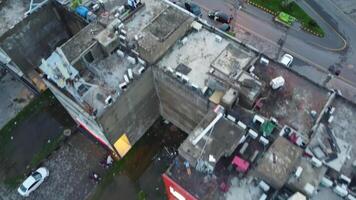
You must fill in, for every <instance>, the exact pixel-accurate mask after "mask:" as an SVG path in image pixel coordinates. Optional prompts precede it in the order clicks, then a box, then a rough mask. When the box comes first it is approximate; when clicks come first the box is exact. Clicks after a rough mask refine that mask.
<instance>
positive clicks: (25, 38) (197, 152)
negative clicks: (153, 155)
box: [0, 0, 354, 199]
mask: <svg viewBox="0 0 356 200" xmlns="http://www.w3.org/2000/svg"><path fill="white" fill-rule="evenodd" d="M103 2H104V5H99V8H97V7H98V6H95V9H94V5H92V4H91V3H92V2H91V1H84V3H83V6H84V7H85V8H84V11H85V12H82V11H83V10H82V11H73V10H70V9H69V7H70V5H69V2H68V1H65V0H64V1H63V0H62V1H48V3H47V4H45V5H43V7H41V8H40V9H38V10H37V11H36V12H34V13H33V14H31V15H29V16H28V17H27V18H25V19H24V21H23V22H21V23H19V24H18V25H16V26H15V27H14V28H13V29H11V30H10V31H9V32H7V33H6V34H5V35H4V36H2V37H1V38H0V47H1V51H0V52H1V57H0V58H1V62H2V64H3V65H5V66H6V67H7V68H9V69H11V70H13V71H17V72H18V75H19V76H24V77H25V78H26V79H29V80H31V78H29V74H31V73H33V72H34V71H36V72H39V73H40V75H41V76H42V77H43V81H44V83H45V84H46V86H47V87H48V88H49V89H50V90H51V91H52V92H53V93H54V95H55V96H56V97H57V99H58V100H59V101H60V102H61V103H62V104H63V106H64V107H65V108H66V109H67V111H68V113H69V114H70V115H71V116H72V118H73V119H74V120H75V121H76V122H77V123H78V125H79V126H81V127H82V128H83V129H85V130H86V131H87V132H88V133H89V134H91V135H92V136H93V137H94V138H95V139H97V140H98V141H100V142H101V143H102V144H103V146H104V147H105V148H107V150H109V152H112V153H113V154H114V155H115V156H116V158H118V159H119V158H122V157H124V156H125V154H126V153H127V152H128V151H129V150H130V148H131V147H132V146H133V145H134V144H135V143H136V142H137V141H138V140H139V139H140V138H141V137H142V135H143V134H144V133H145V132H146V131H147V130H148V129H149V128H150V127H151V125H152V124H153V123H154V122H155V121H156V120H157V119H158V118H159V117H160V116H162V117H163V118H164V119H166V120H167V121H169V122H171V123H173V124H174V125H175V126H176V127H178V128H179V129H181V130H183V131H184V132H186V133H188V135H189V136H188V138H187V139H186V140H185V141H184V142H183V143H182V144H181V146H180V147H179V149H178V152H179V155H178V157H177V158H176V160H175V162H174V163H173V164H172V165H171V167H170V168H169V169H168V170H167V172H166V173H165V174H164V175H163V179H164V183H165V186H166V189H167V195H168V197H169V198H170V199H221V197H226V199H231V198H232V199H234V197H235V196H234V194H242V195H241V197H243V198H244V199H246V198H247V197H248V198H252V197H253V198H254V199H256V198H271V197H272V196H276V195H278V192H279V191H283V189H285V188H287V189H288V190H293V193H294V192H297V191H299V192H302V193H304V194H305V195H307V196H312V195H314V193H313V192H310V191H311V189H310V188H313V189H315V188H317V187H318V185H319V183H320V182H321V180H322V177H324V175H325V176H327V175H329V174H330V170H329V168H330V169H333V170H335V171H337V172H339V171H344V172H346V171H347V172H350V163H348V162H347V159H346V158H347V153H349V152H351V153H352V158H354V151H351V150H350V148H348V146H347V145H343V144H344V143H341V142H340V143H339V142H338V141H341V139H343V138H346V139H348V138H350V140H351V139H352V137H351V136H350V135H352V134H350V130H348V131H344V130H345V129H346V127H353V125H354V123H352V120H350V119H347V120H345V119H344V118H345V117H344V116H343V115H342V113H344V112H345V110H353V109H354V105H352V104H349V103H348V102H344V100H343V99H342V97H340V96H338V95H337V94H336V92H335V91H329V90H327V89H325V88H321V87H319V86H317V85H314V84H313V83H311V82H309V81H307V80H305V79H304V78H302V77H300V76H298V75H296V74H294V73H293V72H291V71H290V70H289V69H288V68H285V67H283V66H282V65H280V64H278V63H277V62H274V61H273V60H270V61H269V62H268V64H266V63H263V62H261V60H260V59H261V57H264V59H267V58H266V57H265V56H263V55H262V56H261V55H260V52H257V51H256V50H255V49H251V48H249V47H247V46H245V45H244V44H241V43H240V42H238V41H236V40H235V39H234V38H233V37H231V36H229V35H227V34H226V33H223V32H221V31H219V30H217V29H216V28H214V27H212V26H210V25H208V24H206V23H205V22H204V21H202V20H201V19H198V18H196V17H195V16H193V15H191V14H190V13H188V12H187V11H186V10H184V9H182V8H180V7H177V6H176V5H174V4H172V3H170V2H168V1H162V0H143V1H142V3H141V4H139V5H138V7H137V8H136V9H134V10H126V8H125V6H123V1H120V0H107V1H103ZM52 11H53V12H52ZM42 29H43V31H40V30H42ZM36 32H39V34H37V35H36V34H35V33H36ZM34 35H35V36H34ZM16 42H17V43H18V45H16V44H15V43H16ZM37 49H38V51H37ZM34 50H36V51H34ZM18 52H20V53H18ZM276 77H283V78H284V80H285V83H284V85H283V86H282V87H280V88H278V89H276V90H274V89H272V88H271V86H270V85H269V83H270V81H271V80H273V79H274V78H276ZM30 82H31V81H30ZM335 99H336V100H335ZM333 106H335V107H340V111H339V110H338V109H337V108H336V111H335V114H334V115H333V116H334V118H340V119H343V120H344V121H346V122H347V123H346V122H345V123H337V122H335V121H333V118H331V116H332V110H333V109H332V107H333ZM334 110H335V109H334ZM345 113H346V112H345ZM347 114H348V117H347V118H351V119H353V118H352V117H353V115H352V113H350V112H348V113H347ZM326 123H327V124H328V126H330V127H329V129H330V131H331V132H333V131H335V132H337V133H336V134H330V132H329V133H328V134H329V135H328V137H327V139H325V138H324V139H320V138H323V137H320V138H319V136H320V135H322V136H324V135H325V133H324V132H323V124H326ZM333 135H335V137H336V138H338V139H332V138H333ZM320 140H322V141H324V140H328V141H329V142H330V144H327V145H324V146H322V145H320V143H322V142H320ZM334 140H335V141H336V143H338V144H340V146H341V145H342V148H341V147H340V149H344V150H345V151H341V152H339V151H338V150H337V148H336V145H333V144H335V141H334ZM320 146H321V147H320ZM325 152H327V154H325ZM335 152H338V153H339V154H338V159H337V160H339V161H337V163H331V164H330V163H329V164H328V163H327V162H324V165H325V166H323V167H321V168H317V169H315V168H313V167H315V166H314V165H315V164H314V165H313V158H314V157H318V158H319V157H320V158H323V159H324V160H323V161H325V160H326V159H327V158H329V157H332V156H333V155H334V154H333V153H335ZM323 153H324V154H325V155H324V154H323ZM235 158H238V159H239V160H240V161H244V162H245V163H247V164H246V165H245V166H246V168H244V170H240V171H239V170H236V166H235V165H234V163H233V161H234V160H235ZM341 161H342V162H341ZM334 162H335V161H334ZM320 163H321V162H320ZM344 163H346V164H345V165H344ZM320 165H323V163H321V164H320ZM345 166H348V168H347V169H345ZM319 167H320V166H319ZM328 172H329V173H328ZM336 179H337V178H335V180H336ZM261 181H263V182H264V183H265V184H264V187H263V188H260V186H258V184H256V183H260V182H261ZM266 185H267V186H266ZM243 188H245V189H243ZM266 188H270V189H266ZM227 193H228V194H227ZM287 196H288V197H289V196H292V195H291V194H288V195H287ZM245 197H246V198H245ZM248 198H247V199H248Z"/></svg>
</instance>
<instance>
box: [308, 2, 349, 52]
mask: <svg viewBox="0 0 356 200" xmlns="http://www.w3.org/2000/svg"><path fill="white" fill-rule="evenodd" d="M304 2H305V5H306V6H308V7H309V9H310V10H311V11H312V12H314V13H315V14H317V15H318V16H319V17H320V19H321V20H323V21H324V22H325V24H327V25H328V26H329V27H330V28H331V29H332V30H333V31H334V32H335V33H336V34H337V35H338V37H339V38H340V39H341V40H342V41H343V43H344V45H343V46H342V47H340V48H329V47H324V46H322V45H319V44H317V43H315V42H312V43H314V44H315V45H317V46H319V47H321V48H325V49H327V50H330V51H342V50H344V49H345V48H346V46H347V41H346V40H345V38H344V37H342V35H341V34H340V33H339V32H338V31H337V30H336V29H334V27H332V26H331V25H330V24H329V23H328V22H327V21H326V20H325V19H324V18H323V17H322V16H321V15H320V14H319V13H318V12H316V11H315V10H314V9H313V8H312V7H311V6H310V5H309V4H308V3H307V2H306V1H304Z"/></svg>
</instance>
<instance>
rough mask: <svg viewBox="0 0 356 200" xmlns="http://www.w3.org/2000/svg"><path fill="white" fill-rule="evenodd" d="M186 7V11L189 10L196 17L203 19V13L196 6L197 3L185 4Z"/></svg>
mask: <svg viewBox="0 0 356 200" xmlns="http://www.w3.org/2000/svg"><path fill="white" fill-rule="evenodd" d="M184 7H185V9H187V10H188V11H189V12H191V13H193V14H194V15H196V16H198V17H201V16H202V12H201V9H200V7H199V6H198V5H197V4H195V3H188V2H186V3H184Z"/></svg>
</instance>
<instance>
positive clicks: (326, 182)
mask: <svg viewBox="0 0 356 200" xmlns="http://www.w3.org/2000/svg"><path fill="white" fill-rule="evenodd" d="M320 183H321V184H322V185H323V186H325V187H331V186H333V182H332V180H330V179H328V178H326V177H323V178H322V179H321V182H320Z"/></svg>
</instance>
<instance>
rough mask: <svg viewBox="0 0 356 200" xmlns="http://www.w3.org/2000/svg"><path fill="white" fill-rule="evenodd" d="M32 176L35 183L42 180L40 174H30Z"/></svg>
mask: <svg viewBox="0 0 356 200" xmlns="http://www.w3.org/2000/svg"><path fill="white" fill-rule="evenodd" d="M32 176H33V178H34V179H35V180H36V181H39V180H41V179H42V175H41V174H40V173H38V172H34V173H33V174H32Z"/></svg>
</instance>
